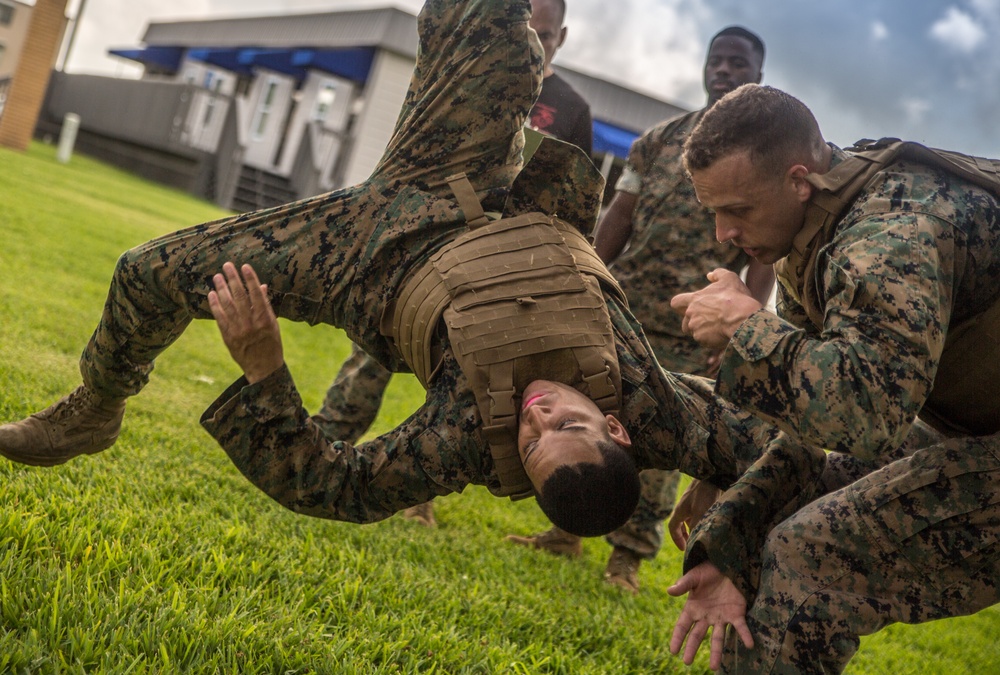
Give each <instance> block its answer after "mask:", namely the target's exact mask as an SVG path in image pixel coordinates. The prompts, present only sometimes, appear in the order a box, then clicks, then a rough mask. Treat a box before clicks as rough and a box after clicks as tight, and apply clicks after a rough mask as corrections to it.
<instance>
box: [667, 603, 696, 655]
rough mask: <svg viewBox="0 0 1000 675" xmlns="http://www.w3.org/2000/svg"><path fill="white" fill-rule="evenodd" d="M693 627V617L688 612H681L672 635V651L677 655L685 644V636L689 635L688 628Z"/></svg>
mask: <svg viewBox="0 0 1000 675" xmlns="http://www.w3.org/2000/svg"><path fill="white" fill-rule="evenodd" d="M690 629H691V618H690V617H689V616H688V614H687V613H686V612H683V611H682V612H681V615H680V616H679V617H677V623H675V624H674V632H673V633H672V634H671V635H670V653H671V654H673V655H674V656H677V655H678V654H679V653H680V651H681V647H683V646H684V638H685V637H687V634H688V630H690Z"/></svg>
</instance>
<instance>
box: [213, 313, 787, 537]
mask: <svg viewBox="0 0 1000 675" xmlns="http://www.w3.org/2000/svg"><path fill="white" fill-rule="evenodd" d="M608 309H609V311H610V313H611V317H612V322H613V325H614V328H615V337H616V340H615V341H616V346H617V352H618V358H619V364H620V366H621V372H622V381H623V385H622V388H623V395H624V401H623V406H622V420H623V422H624V424H625V425H626V427H627V428H628V429H629V432H630V434H631V436H632V440H633V444H634V445H633V448H634V451H635V456H636V460H637V463H638V464H639V465H640V467H642V468H662V469H680V470H681V471H684V472H685V473H688V474H690V475H692V476H696V477H699V478H704V479H711V480H714V481H716V482H719V483H721V484H728V483H729V482H731V481H732V480H734V479H735V478H736V476H738V475H739V473H740V472H741V471H742V470H743V469H745V468H746V467H748V466H749V465H750V464H751V463H752V462H753V461H754V460H756V459H757V457H759V452H760V451H759V448H760V447H763V445H764V444H765V443H766V442H767V441H768V439H770V437H771V436H772V435H773V427H771V426H770V425H766V424H763V423H761V422H760V421H759V420H757V419H756V418H754V417H752V416H750V415H748V414H746V413H741V412H740V411H738V410H737V409H736V408H735V407H734V406H731V405H729V404H727V403H726V402H724V401H722V400H720V399H718V397H716V396H714V394H713V393H712V383H711V381H710V380H705V379H703V378H698V377H694V376H677V377H675V376H673V375H671V374H669V373H667V372H665V371H663V370H661V369H660V368H659V367H658V366H657V365H656V363H655V361H654V360H652V359H651V358H650V357H649V355H648V354H649V348H648V345H647V343H646V341H645V339H644V338H643V337H642V333H641V329H640V327H639V324H638V322H637V321H636V320H635V319H634V317H632V315H631V314H630V313H629V312H628V310H627V309H626V308H623V307H621V306H619V305H618V304H617V303H616V302H614V301H613V300H609V302H608ZM444 347H445V349H444V362H443V364H442V367H441V368H440V370H439V372H438V374H437V375H436V376H435V378H434V379H433V380H432V381H431V383H430V386H429V388H428V391H427V398H426V400H425V402H424V404H423V405H422V406H421V407H420V408H419V409H418V410H417V411H416V412H415V413H414V414H413V415H412V416H410V417H409V419H407V420H406V421H404V422H403V423H402V424H400V425H399V426H397V427H396V428H395V429H393V430H392V431H390V432H388V433H386V434H383V435H382V436H380V437H379V438H376V439H374V440H372V441H369V442H366V443H361V444H360V445H357V446H352V445H351V444H350V443H347V442H345V441H340V440H332V439H327V438H326V437H324V436H323V435H322V434H321V433H320V432H319V428H318V427H317V426H316V424H315V423H314V422H313V421H312V419H311V418H310V416H309V415H308V413H307V412H306V411H305V409H304V408H303V407H302V401H301V399H300V397H299V394H298V392H297V391H296V389H295V384H294V382H293V381H292V377H291V374H290V373H289V371H288V370H287V368H282V369H280V370H279V371H277V372H275V373H274V374H273V375H271V377H269V378H267V379H265V380H263V381H261V382H258V383H256V384H253V385H248V384H247V382H246V380H245V379H242V378H241V379H240V380H238V381H237V382H235V383H234V384H233V385H231V386H230V387H229V388H228V389H227V390H226V391H225V392H224V393H223V394H222V395H221V396H220V397H219V398H218V399H217V400H216V401H215V402H214V403H213V404H212V406H211V407H210V408H209V409H208V410H207V411H206V412H205V414H204V415H203V417H202V424H203V425H204V426H205V428H206V429H207V430H208V431H209V433H211V434H212V436H213V437H215V439H216V440H217V441H218V442H219V444H220V445H221V446H222V447H223V448H224V449H225V450H226V452H227V453H228V454H229V456H230V458H231V459H232V460H233V462H234V463H235V464H236V466H237V467H238V468H239V469H240V471H242V472H243V473H244V475H246V476H247V478H249V479H250V481H251V482H253V483H254V484H255V485H257V486H258V487H260V488H261V489H262V490H263V491H264V492H266V493H267V494H268V495H269V496H271V497H272V498H273V499H275V500H276V501H278V502H279V503H280V504H282V505H283V506H285V507H287V508H289V509H291V510H293V511H296V512H298V513H303V514H307V515H312V516H318V517H324V518H331V519H335V520H346V521H351V522H371V521H376V520H381V519H383V518H387V517H389V516H390V515H392V514H393V513H395V512H396V511H399V510H401V509H403V508H406V507H408V506H412V505H414V504H419V503H422V502H425V501H427V500H429V499H433V498H434V497H435V496H438V495H443V494H447V493H450V492H461V491H462V490H463V489H464V488H465V486H466V485H468V484H470V483H474V484H482V485H486V486H487V487H488V488H490V489H492V490H497V489H498V488H499V481H498V480H497V478H496V476H495V475H494V473H493V467H492V457H491V455H490V451H489V448H488V446H487V444H486V442H485V440H484V438H483V436H482V433H481V425H482V422H481V419H480V416H479V411H478V409H477V407H476V401H475V396H474V395H473V392H472V391H471V390H470V389H469V387H468V385H467V383H466V382H465V378H464V375H463V374H462V371H461V369H460V368H459V367H458V364H457V362H456V361H455V358H454V356H453V354H452V353H451V350H450V347H449V346H448V345H447V344H445V345H444Z"/></svg>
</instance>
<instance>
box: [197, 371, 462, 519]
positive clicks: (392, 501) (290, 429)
mask: <svg viewBox="0 0 1000 675" xmlns="http://www.w3.org/2000/svg"><path fill="white" fill-rule="evenodd" d="M201 422H202V425H203V426H204V427H205V428H206V429H207V430H208V432H209V433H210V434H211V435H212V436H213V437H214V438H215V439H216V440H217V441H218V443H219V444H220V445H221V446H222V448H223V449H224V450H225V451H226V454H227V455H229V457H230V459H232V461H233V463H234V464H235V465H236V467H237V468H238V469H239V470H240V472H241V473H243V475H244V476H246V478H247V479H248V480H250V482H252V483H253V484H254V485H256V486H257V487H258V488H260V489H261V490H262V491H263V492H264V493H265V494H267V495H268V496H269V497H271V498H272V499H274V500H275V501H277V502H278V503H279V504H281V505H282V506H284V507H286V508H288V509H290V510H292V511H295V512H296V513H301V514H304V515H310V516H316V517H320V518H330V519H333V520H343V521H349V522H357V523H365V522H373V521H377V520H382V519H384V518H388V517H389V516H391V515H392V514H393V513H395V512H396V511H398V510H400V509H402V508H405V507H407V506H410V505H412V504H416V503H420V502H422V501H426V500H428V499H431V498H433V497H434V496H435V494H436V492H435V491H434V490H433V489H431V486H433V483H432V482H430V481H427V480H426V476H425V475H424V474H423V472H422V471H416V470H412V467H410V469H411V470H409V471H408V470H407V468H406V467H403V466H401V465H400V463H402V462H405V453H398V454H400V455H403V456H402V457H400V458H399V459H398V460H397V458H396V457H394V456H393V455H392V454H390V452H388V450H390V448H387V447H386V445H387V443H386V441H384V440H383V441H382V442H381V443H367V444H363V445H362V446H358V447H355V446H353V445H352V444H350V443H349V442H346V441H342V440H338V439H328V438H326V437H325V436H324V435H323V434H322V433H321V432H320V430H319V427H318V426H317V425H316V424H315V423H314V422H313V420H312V419H311V418H310V417H309V415H308V413H307V412H306V411H305V409H304V408H303V407H302V402H301V399H300V397H299V394H298V392H297V391H296V389H295V384H294V382H293V381H292V378H291V375H290V373H289V372H288V370H287V368H284V367H283V368H281V369H280V370H278V371H277V372H275V373H274V374H272V375H271V376H270V377H268V378H266V379H265V380H262V381H261V382H259V383H256V384H252V385H251V384H248V383H247V382H246V380H245V379H242V378H241V380H239V381H237V382H236V383H234V384H233V385H232V386H231V387H229V389H227V391H226V392H225V393H224V394H223V395H222V396H221V397H220V398H219V399H218V400H217V401H216V402H215V403H213V405H212V406H211V407H210V408H209V409H208V410H207V411H206V412H205V414H204V415H203V416H202V420H201ZM406 440H407V439H405V438H400V439H398V442H399V443H401V444H402V443H405V442H406ZM392 476H395V478H396V479H397V484H396V485H391V484H390V483H391V481H389V480H387V479H388V478H390V477H392ZM407 476H409V477H407ZM443 492H445V490H441V489H440V488H438V492H437V493H443Z"/></svg>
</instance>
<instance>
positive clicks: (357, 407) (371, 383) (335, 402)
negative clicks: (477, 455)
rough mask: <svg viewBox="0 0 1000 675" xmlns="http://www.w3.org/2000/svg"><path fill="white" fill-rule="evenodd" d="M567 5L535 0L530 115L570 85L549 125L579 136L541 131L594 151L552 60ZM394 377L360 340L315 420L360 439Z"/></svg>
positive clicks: (584, 120) (429, 512)
mask: <svg viewBox="0 0 1000 675" xmlns="http://www.w3.org/2000/svg"><path fill="white" fill-rule="evenodd" d="M564 10H565V5H564V4H563V2H562V1H561V0H534V2H533V3H532V13H531V18H530V20H529V22H528V25H529V26H531V28H533V29H534V30H535V32H536V33H538V36H539V41H540V42H541V45H542V50H543V53H544V54H545V59H544V62H543V77H544V79H543V82H542V91H541V93H540V94H539V99H538V101H536V102H535V105H534V106H532V109H531V113H529V119H533V118H534V116H535V114H536V113H537V112H538V106H539V102H540V101H541V100H542V98H543V97H544V96H545V92H547V91H548V89H547V86H548V84H551V83H553V82H556V84H554V85H553V91H555V89H559V90H560V92H561V93H564V94H565V93H566V91H567V90H568V91H569V94H572V95H571V96H569V95H567V96H566V97H565V98H563V99H559V100H556V99H552V100H549V103H550V105H549V106H547V107H546V108H545V110H546V114H547V126H548V127H551V128H553V129H556V130H559V131H561V130H566V131H567V132H572V136H573V137H572V138H570V137H568V136H567V135H560V134H559V133H553V132H552V131H549V130H547V129H539V131H541V132H542V133H548V134H551V135H553V136H555V137H556V138H559V139H560V140H563V141H566V142H569V143H574V145H577V146H578V147H580V148H581V149H583V150H585V151H586V152H587V154H590V150H591V146H592V142H591V133H592V130H591V126H590V106H589V105H588V104H587V102H586V101H584V100H583V98H582V97H581V96H580V95H579V94H577V93H576V92H575V91H573V90H572V89H571V88H569V85H568V84H566V83H565V82H564V81H562V80H560V79H559V76H558V75H557V74H556V73H555V71H553V69H552V66H551V63H552V59H553V58H554V57H555V55H556V52H557V51H558V50H559V47H561V46H562V44H563V42H564V41H565V39H566V35H567V29H566V27H565V26H564V25H563V19H564V18H565V17H564ZM552 96H557V94H555V93H553V94H552ZM563 116H565V117H566V119H567V120H572V121H573V123H572V124H571V123H569V122H567V121H566V120H563V119H562V117H563ZM578 122H580V123H578ZM391 377H392V373H391V372H390V371H389V370H387V369H386V368H384V367H383V366H381V365H380V364H379V363H378V361H376V360H375V359H374V358H372V357H370V356H368V354H366V353H365V352H364V350H362V349H360V348H358V346H357V345H353V346H352V348H351V353H350V355H349V356H348V357H347V359H346V360H345V361H344V363H343V364H342V365H341V367H340V370H339V371H338V373H337V376H336V378H335V379H334V381H333V384H332V385H331V386H330V388H329V389H328V390H327V392H326V396H325V397H324V400H323V406H322V407H321V408H320V410H319V411H318V412H317V413H316V415H315V416H314V419H315V420H316V421H317V423H318V424H320V426H321V427H322V428H323V431H324V433H325V434H326V435H327V436H330V437H331V438H342V439H345V440H350V441H351V442H356V441H358V440H359V439H360V438H361V436H362V435H364V434H365V432H367V431H368V429H369V427H371V425H372V424H373V423H374V422H375V418H376V417H377V416H378V411H379V408H380V407H381V405H382V398H383V396H384V394H385V391H386V388H387V387H388V386H389V381H390V379H391ZM406 513H407V516H408V517H412V518H413V519H415V520H417V521H419V522H421V523H424V524H426V525H434V524H435V521H434V509H433V504H432V503H427V504H425V505H420V506H417V507H414V508H413V509H412V510H408V511H407V512H406Z"/></svg>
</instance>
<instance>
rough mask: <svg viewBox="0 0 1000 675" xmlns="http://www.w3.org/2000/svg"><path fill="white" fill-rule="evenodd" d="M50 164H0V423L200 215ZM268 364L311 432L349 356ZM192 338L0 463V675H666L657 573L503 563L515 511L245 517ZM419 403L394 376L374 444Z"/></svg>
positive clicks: (340, 347) (144, 191)
mask: <svg viewBox="0 0 1000 675" xmlns="http://www.w3.org/2000/svg"><path fill="white" fill-rule="evenodd" d="M54 155H55V153H54V150H53V149H52V148H50V147H47V146H43V145H34V146H32V148H31V149H30V151H29V152H28V153H26V154H18V153H11V152H9V151H5V150H0V197H2V202H0V233H2V237H3V239H2V247H0V420H3V421H8V420H13V419H19V418H21V417H23V416H25V415H27V414H29V413H31V412H34V411H36V410H38V409H40V408H42V407H44V406H46V405H48V404H49V403H51V402H52V401H53V400H55V399H56V398H58V397H59V396H61V395H63V394H65V393H67V392H68V391H70V390H71V389H72V388H73V387H74V386H76V385H77V384H78V382H79V373H78V371H77V365H76V364H77V358H78V356H79V353H80V350H81V349H82V348H83V346H84V344H85V343H86V341H87V339H88V338H89V336H90V332H91V331H92V330H93V328H94V326H95V325H96V322H97V320H98V318H99V316H100V312H101V309H102V306H103V300H104V294H105V292H106V288H107V283H108V280H109V278H110V275H111V272H112V269H113V267H114V264H115V260H116V259H117V257H118V255H119V253H120V252H121V251H123V250H125V249H127V248H129V247H131V246H134V245H135V244H138V243H140V242H142V241H145V240H146V239H149V238H151V237H153V236H156V235H158V234H162V233H165V232H168V231H171V230H174V229H177V228H179V227H183V226H186V225H190V224H194V223H198V222H202V221H205V220H209V219H213V218H216V217H219V216H220V215H223V214H222V213H221V212H220V211H219V210H218V209H216V208H215V207H213V206H211V205H207V204H205V203H202V202H198V201H196V200H194V199H191V198H190V197H188V196H186V195H183V194H180V193H178V192H173V191H170V190H167V189H164V188H162V187H160V186H155V185H152V184H149V183H146V182H143V181H140V180H138V179H136V178H134V177H131V176H128V175H126V174H123V173H121V172H118V171H115V170H112V169H109V168H107V167H105V166H102V165H100V164H98V163H96V162H94V161H91V160H89V159H87V158H85V157H82V156H80V155H77V156H75V157H74V158H73V160H72V161H71V162H70V163H69V164H68V165H65V166H64V165H61V164H59V163H57V162H56V161H55V158H54ZM283 329H284V334H285V348H286V357H287V359H288V362H289V365H290V368H291V369H292V372H293V373H294V374H295V376H296V379H297V381H298V384H299V386H300V388H301V390H302V392H303V396H304V398H305V400H306V404H307V406H308V407H310V408H311V409H315V408H316V407H317V406H318V405H319V403H320V401H321V400H322V396H323V393H324V391H325V389H326V387H327V385H328V384H329V382H330V381H331V380H332V378H333V376H334V375H335V374H336V372H337V369H338V367H339V364H340V363H341V361H342V360H343V359H344V358H346V356H347V354H348V350H349V344H348V342H347V340H346V338H345V337H344V335H343V334H342V333H341V332H340V331H338V330H335V329H332V328H329V327H318V328H309V327H307V326H303V325H295V324H289V323H285V324H284V325H283ZM237 375H238V371H237V369H236V367H235V365H234V364H233V363H232V362H231V361H230V360H229V358H228V356H227V354H226V352H225V349H224V347H223V346H222V343H221V341H220V339H219V337H218V334H217V330H216V328H215V326H214V325H212V324H211V323H208V322H196V323H195V324H194V325H193V326H191V328H190V329H189V330H188V331H187V332H186V333H185V335H184V336H183V337H182V338H181V339H180V340H179V341H178V342H177V344H175V345H174V346H173V347H172V348H171V349H170V350H168V352H167V353H166V354H164V355H163V357H162V358H161V359H160V360H159V361H158V363H157V368H156V371H155V373H154V375H153V378H152V381H151V384H150V385H149V387H147V388H146V390H144V391H143V393H142V394H140V395H139V396H137V397H136V398H135V399H134V400H133V401H131V402H130V404H129V409H128V412H127V413H126V418H125V425H124V428H123V432H122V436H121V438H120V440H119V441H118V443H117V444H116V445H115V446H114V447H113V448H112V449H110V450H108V451H105V452H104V453H101V454H100V455H97V456H94V457H84V458H80V459H76V460H73V461H72V462H69V463H68V464H66V465H64V466H60V467H55V468H51V469H40V468H32V467H24V466H20V465H17V464H13V463H10V462H7V461H4V460H0V673H174V672H186V673H276V674H278V673H282V674H283V673H366V674H367V673H525V674H526V673H573V674H576V673H593V674H600V673H674V672H696V673H704V672H707V659H706V657H705V655H704V654H702V655H701V656H700V657H699V660H698V661H697V662H696V664H695V666H694V667H693V668H691V669H690V670H688V669H686V668H685V667H684V666H683V664H682V663H681V662H680V661H679V660H677V659H675V658H673V657H672V656H670V654H669V652H668V650H667V643H668V641H669V637H670V631H671V629H672V626H673V623H674V620H675V619H676V617H677V615H678V613H679V612H680V607H681V604H680V602H679V601H678V600H675V599H673V598H671V597H669V596H668V595H667V593H666V587H667V586H668V585H669V584H670V583H671V582H672V581H673V580H674V578H675V577H676V576H677V574H678V571H679V568H680V561H681V558H680V554H679V553H677V552H676V551H673V550H672V549H664V551H663V552H662V553H661V555H660V556H659V557H658V558H657V560H656V561H654V562H652V563H650V564H646V565H643V567H642V570H641V572H640V575H641V580H642V583H643V591H642V593H641V594H640V595H639V596H638V597H632V596H627V595H624V594H622V593H620V592H618V591H617V590H616V589H614V588H611V587H609V586H607V585H605V584H603V583H601V581H600V577H601V573H602V571H603V569H604V564H605V562H606V559H607V555H608V553H609V547H608V546H607V545H606V544H605V543H604V542H603V541H602V540H599V539H596V540H588V541H587V542H585V547H584V556H583V558H582V559H581V560H577V561H568V560H563V559H558V558H554V557H551V556H548V555H545V554H541V553H537V552H533V551H529V550H524V549H520V548H515V547H513V546H510V545H508V544H505V543H504V542H503V536H504V535H505V534H506V533H508V532H520V533H530V532H534V531H538V530H540V529H543V528H545V527H546V526H547V523H546V521H545V519H544V517H543V516H542V515H541V512H540V511H539V510H538V508H537V506H536V505H535V504H534V503H533V502H530V501H525V502H518V503H511V502H509V501H506V500H499V499H495V498H493V497H491V496H490V495H489V493H487V492H486V491H485V489H482V488H470V489H468V490H466V492H465V493H464V494H462V495H451V496H448V497H445V498H442V499H438V500H437V502H436V503H437V517H438V521H439V527H438V528H437V529H434V530H427V529H423V528H420V527H417V526H415V525H413V524H412V523H410V522H407V521H405V520H403V519H401V518H399V517H394V518H391V519H389V520H387V521H385V522H382V523H377V524H374V525H367V526H357V525H350V524H343V523H334V522H327V521H322V520H317V519H311V518H307V517H303V516H297V515H295V514H292V513H290V512H288V511H285V510H283V509H282V508H280V507H279V506H277V505H276V504H275V503H273V502H271V501H270V500H268V499H267V498H266V497H264V495H263V494H261V493H260V492H258V491H257V490H256V489H255V488H253V487H252V486H251V485H250V484H249V483H247V482H246V481H245V480H244V479H243V478H242V476H241V475H239V473H238V472H237V471H236V470H235V469H234V468H233V466H232V465H231V464H230V463H229V461H228V459H227V458H226V456H225V454H224V453H223V452H222V450H221V449H219V448H218V447H217V446H216V445H215V444H214V442H213V441H212V439H211V438H210V437H209V436H208V435H207V434H206V433H205V432H204V431H202V430H201V428H200V427H199V426H198V424H197V419H198V416H199V415H200V413H201V411H202V410H203V409H204V408H205V407H206V406H207V405H208V404H209V403H210V402H211V401H212V400H213V399H214V398H215V396H216V395H218V394H219V393H220V392H221V391H222V390H223V389H224V388H225V386H226V385H228V384H229V382H230V381H232V380H233V379H234V378H235V377H236V376H237ZM420 400H421V391H420V388H419V386H418V385H417V384H416V382H415V381H414V380H413V378H412V377H409V376H397V377H396V378H395V379H394V381H393V383H392V385H391V388H390V390H389V392H388V394H387V397H386V403H385V406H384V408H383V411H382V414H381V416H380V418H379V420H378V422H377V424H376V428H375V429H373V433H379V432H381V431H384V430H386V429H388V428H390V427H391V426H392V425H393V424H394V423H395V422H396V421H398V420H400V419H402V418H403V417H405V416H406V415H407V414H408V413H409V412H410V411H411V410H412V409H414V408H415V407H416V406H417V405H418V404H419V402H420ZM998 635H1000V612H998V611H997V609H996V608H993V609H990V610H986V611H984V612H982V613H980V614H979V615H977V616H975V617H968V618H963V619H955V620H950V621H945V622H937V623H932V624H927V625H923V626H916V627H912V626H895V627H892V628H890V629H888V630H886V631H883V632H882V633H880V634H878V635H876V636H873V637H871V638H867V639H865V641H864V644H863V646H862V651H861V653H860V655H859V656H858V657H857V658H856V659H855V661H854V662H853V663H852V665H851V667H850V668H849V671H848V672H850V673H859V674H861V673H864V674H875V673H886V674H888V673H892V674H895V673H920V674H921V675H931V674H934V673H941V674H945V673H959V672H960V673H985V672H990V671H991V670H994V669H995V668H996V667H997V664H998V662H1000V648H998V646H997V640H996V638H997V636H998Z"/></svg>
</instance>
